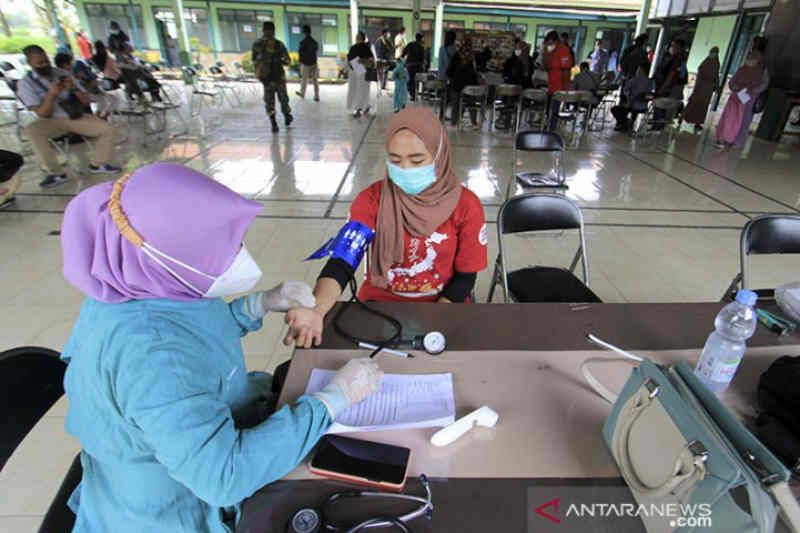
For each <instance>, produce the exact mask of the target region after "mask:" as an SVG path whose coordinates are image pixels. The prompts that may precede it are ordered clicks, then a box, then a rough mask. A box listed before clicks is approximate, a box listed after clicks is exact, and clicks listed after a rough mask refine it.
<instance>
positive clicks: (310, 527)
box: [287, 508, 322, 533]
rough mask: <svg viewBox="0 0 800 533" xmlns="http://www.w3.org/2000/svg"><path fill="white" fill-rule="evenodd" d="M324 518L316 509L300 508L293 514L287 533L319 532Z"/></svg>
mask: <svg viewBox="0 0 800 533" xmlns="http://www.w3.org/2000/svg"><path fill="white" fill-rule="evenodd" d="M321 525H322V520H321V519H320V516H319V512H318V511H317V510H316V509H308V508H307V509H300V510H299V511H297V512H296V513H294V516H292V520H291V522H289V527H288V528H287V533H318V532H319V530H320V526H321Z"/></svg>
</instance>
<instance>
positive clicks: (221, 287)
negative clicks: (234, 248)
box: [204, 244, 261, 298]
mask: <svg viewBox="0 0 800 533" xmlns="http://www.w3.org/2000/svg"><path fill="white" fill-rule="evenodd" d="M260 279H261V269H260V268H258V264H257V263H256V261H255V259H253V257H252V256H251V255H250V252H248V251H247V248H245V246H244V244H242V249H241V250H239V253H238V254H236V257H235V258H234V260H233V263H231V266H229V267H228V269H227V270H226V271H225V272H223V273H222V274H220V275H219V276H218V277H217V279H215V280H214V283H212V284H211V287H209V288H208V290H207V291H206V293H205V295H204V296H205V297H206V298H219V297H221V296H230V295H232V294H239V293H242V292H247V291H249V290H250V289H252V288H253V287H255V285H256V283H258V280H260Z"/></svg>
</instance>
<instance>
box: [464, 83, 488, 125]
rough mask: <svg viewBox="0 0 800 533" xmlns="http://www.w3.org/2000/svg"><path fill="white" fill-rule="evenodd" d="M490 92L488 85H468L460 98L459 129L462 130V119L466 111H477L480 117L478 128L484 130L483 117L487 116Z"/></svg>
mask: <svg viewBox="0 0 800 533" xmlns="http://www.w3.org/2000/svg"><path fill="white" fill-rule="evenodd" d="M488 94H489V92H488V90H487V88H486V85H467V86H466V87H464V88H463V89H462V90H461V94H460V95H459V97H458V106H457V107H458V111H457V119H456V120H457V121H458V129H459V131H460V130H461V127H462V125H463V123H462V121H461V117H463V116H464V110H465V109H466V110H468V111H475V112H476V113H477V115H478V127H479V128H480V129H483V117H484V116H485V115H486V98H487V96H488Z"/></svg>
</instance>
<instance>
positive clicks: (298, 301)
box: [261, 281, 317, 313]
mask: <svg viewBox="0 0 800 533" xmlns="http://www.w3.org/2000/svg"><path fill="white" fill-rule="evenodd" d="M261 302H262V305H263V307H264V311H265V313H266V312H267V311H273V312H281V313H285V312H286V311H288V310H289V309H291V308H293V307H314V306H315V305H316V304H317V300H316V298H314V293H313V292H312V291H311V287H309V286H308V284H307V283H305V282H303V281H284V282H282V283H279V284H278V285H276V286H275V287H273V288H271V289H270V290H268V291H265V292H262V293H261Z"/></svg>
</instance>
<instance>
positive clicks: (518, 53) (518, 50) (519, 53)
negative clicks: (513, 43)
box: [514, 48, 522, 57]
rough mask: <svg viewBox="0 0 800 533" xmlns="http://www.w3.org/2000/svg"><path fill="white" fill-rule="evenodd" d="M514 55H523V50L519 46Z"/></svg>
mask: <svg viewBox="0 0 800 533" xmlns="http://www.w3.org/2000/svg"><path fill="white" fill-rule="evenodd" d="M514 55H515V56H517V57H519V56H521V55H522V50H520V49H519V48H517V49H516V50H514Z"/></svg>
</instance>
